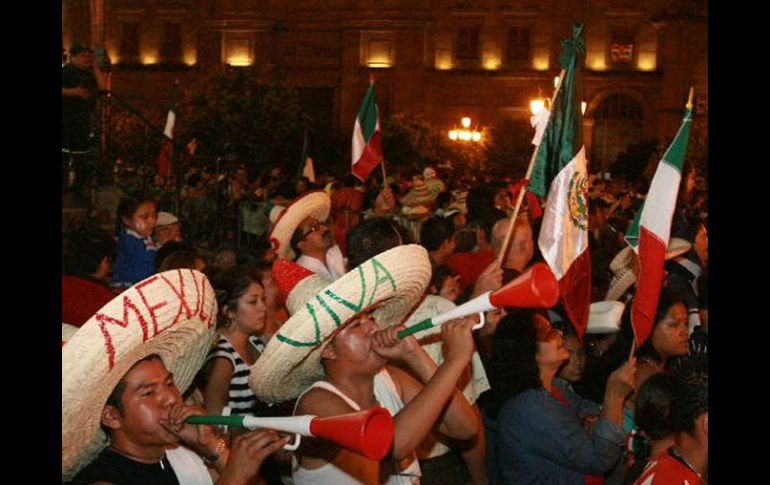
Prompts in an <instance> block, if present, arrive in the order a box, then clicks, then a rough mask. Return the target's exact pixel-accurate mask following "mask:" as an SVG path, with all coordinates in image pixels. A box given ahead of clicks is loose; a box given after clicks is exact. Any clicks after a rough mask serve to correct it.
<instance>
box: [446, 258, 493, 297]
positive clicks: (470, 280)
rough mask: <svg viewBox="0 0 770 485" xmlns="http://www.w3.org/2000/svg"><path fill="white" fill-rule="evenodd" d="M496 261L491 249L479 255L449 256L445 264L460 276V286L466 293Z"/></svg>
mask: <svg viewBox="0 0 770 485" xmlns="http://www.w3.org/2000/svg"><path fill="white" fill-rule="evenodd" d="M494 260H495V253H493V252H492V250H491V249H490V250H488V251H480V252H478V253H455V254H453V255H451V256H449V259H447V260H446V263H445V264H446V265H447V266H449V269H451V270H452V271H453V272H454V273H455V274H458V275H460V285H462V288H463V291H465V290H466V289H468V288H471V287H473V285H475V284H476V279H477V278H478V277H479V275H480V274H481V272H482V271H484V270H485V269H487V266H489V265H490V264H492V261H494Z"/></svg>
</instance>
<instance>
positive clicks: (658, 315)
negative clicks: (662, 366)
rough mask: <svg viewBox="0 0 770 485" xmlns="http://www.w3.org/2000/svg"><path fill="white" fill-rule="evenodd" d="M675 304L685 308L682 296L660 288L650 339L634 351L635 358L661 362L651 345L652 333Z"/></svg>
mask: <svg viewBox="0 0 770 485" xmlns="http://www.w3.org/2000/svg"><path fill="white" fill-rule="evenodd" d="M677 303H682V304H684V305H685V307H686V306H687V303H686V301H685V299H684V296H682V295H681V294H679V293H677V292H675V291H672V290H670V289H668V288H666V287H665V286H664V287H663V288H661V290H660V297H658V309H657V311H656V312H655V323H654V325H653V327H652V332H650V337H649V338H648V339H647V340H646V341H645V342H644V344H643V345H642V346H641V347H639V350H637V351H636V356H637V357H647V358H650V359H653V360H655V361H658V362H660V361H661V357H660V354H658V351H657V350H655V347H653V345H652V333H653V332H655V329H656V328H657V327H658V325H660V322H662V321H663V319H664V318H666V314H667V313H668V311H669V310H670V309H671V307H672V306H674V305H676V304H677Z"/></svg>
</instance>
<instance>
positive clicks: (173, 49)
mask: <svg viewBox="0 0 770 485" xmlns="http://www.w3.org/2000/svg"><path fill="white" fill-rule="evenodd" d="M160 58H161V59H162V62H165V63H168V64H181V63H182V61H183V59H182V25H181V24H180V23H178V22H163V43H162V44H161V48H160Z"/></svg>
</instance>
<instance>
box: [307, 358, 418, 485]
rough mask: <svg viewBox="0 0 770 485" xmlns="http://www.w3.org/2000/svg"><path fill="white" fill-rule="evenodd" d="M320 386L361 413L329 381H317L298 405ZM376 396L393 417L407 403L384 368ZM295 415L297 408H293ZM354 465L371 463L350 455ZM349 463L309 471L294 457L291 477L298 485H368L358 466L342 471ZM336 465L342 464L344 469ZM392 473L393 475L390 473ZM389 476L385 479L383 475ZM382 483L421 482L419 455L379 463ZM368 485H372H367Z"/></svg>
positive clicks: (376, 384)
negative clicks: (363, 462) (356, 471)
mask: <svg viewBox="0 0 770 485" xmlns="http://www.w3.org/2000/svg"><path fill="white" fill-rule="evenodd" d="M316 387H320V388H322V389H326V390H327V391H329V392H332V393H334V394H336V395H337V396H339V397H340V398H342V399H343V400H344V401H345V402H346V403H348V405H349V406H350V407H352V408H353V409H355V410H356V411H360V410H361V406H359V405H358V403H356V402H355V401H354V400H352V399H351V398H350V397H348V396H346V395H345V394H344V393H343V392H342V391H340V390H339V389H337V388H336V387H335V386H334V385H333V384H331V383H329V382H326V381H317V382H315V383H314V384H313V385H312V386H310V387H309V388H307V390H305V392H303V393H302V395H301V396H300V397H299V399H297V402H299V400H300V399H302V396H304V395H305V393H306V392H308V391H310V389H313V388H316ZM374 397H375V399H376V400H377V402H379V403H380V404H381V405H382V406H383V407H384V408H385V409H387V410H388V411H390V414H392V415H394V416H395V415H396V413H398V412H399V411H401V409H403V408H404V403H403V401H401V396H399V394H398V390H397V389H396V384H395V383H394V382H393V378H392V377H391V376H390V374H389V373H388V371H387V370H386V369H385V368H383V369H382V370H381V371H380V372H379V373H377V375H375V376H374ZM294 411H295V413H296V406H295V409H294ZM349 456H350V458H351V460H350V461H351V462H353V461H357V462H359V463H360V462H361V461H370V460H367V459H366V458H364V457H362V456H360V455H357V454H354V453H351V454H350V455H349ZM345 464H346V460H344V459H343V461H342V462H340V463H327V464H325V465H323V466H321V467H319V468H316V469H313V470H308V469H306V468H302V467H301V466H299V463H298V461H297V459H296V457H295V456H292V478H293V479H294V484H295V485H303V484H308V485H310V484H313V485H316V484H321V485H346V484H364V483H367V482H364V481H361V477H358V478H356V476H354V475H355V469H356V466H355V463H351V467H350V469H349V470H348V471H350V473H348V472H347V471H346V470H343V469H342V468H345ZM337 465H342V468H340V467H338V466H337ZM388 471H390V473H388ZM383 475H386V476H383ZM379 482H380V483H383V484H387V485H410V484H419V483H420V465H419V463H418V462H417V455H416V454H415V453H412V455H411V456H410V457H409V458H406V459H404V460H402V461H400V462H398V463H394V462H392V461H381V462H380V480H379ZM367 485H369V484H368V483H367Z"/></svg>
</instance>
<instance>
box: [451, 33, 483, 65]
mask: <svg viewBox="0 0 770 485" xmlns="http://www.w3.org/2000/svg"><path fill="white" fill-rule="evenodd" d="M480 30H481V29H480V28H479V27H478V26H465V27H460V28H459V29H457V46H456V47H457V48H456V49H455V57H456V58H457V59H458V60H461V61H478V60H479V32H480Z"/></svg>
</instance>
